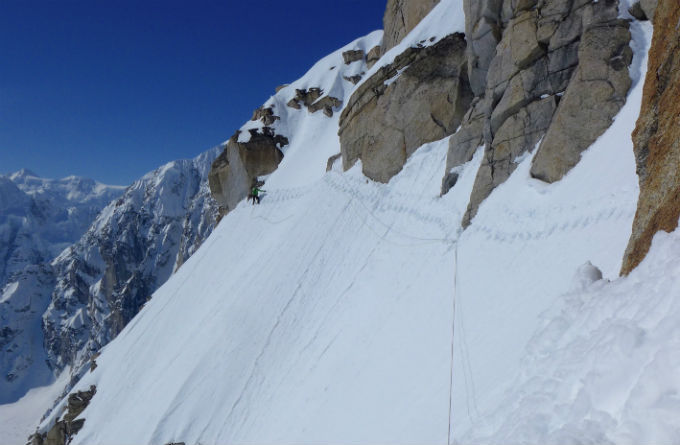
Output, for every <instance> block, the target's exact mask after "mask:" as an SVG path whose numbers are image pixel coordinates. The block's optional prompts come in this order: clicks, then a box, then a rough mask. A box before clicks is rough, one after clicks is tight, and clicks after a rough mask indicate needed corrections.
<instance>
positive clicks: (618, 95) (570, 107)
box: [531, 20, 633, 182]
mask: <svg viewBox="0 0 680 445" xmlns="http://www.w3.org/2000/svg"><path fill="white" fill-rule="evenodd" d="M629 41H630V32H629V31H628V23H627V22H625V21H623V20H617V21H613V22H608V23H603V24H598V25H594V26H592V27H591V28H588V29H587V30H585V32H584V33H583V35H582V37H581V43H580V45H579V50H578V59H579V66H578V69H577V70H576V73H575V74H574V76H573V78H572V79H571V82H570V83H569V87H568V88H567V91H566V92H565V94H564V97H563V98H562V101H561V103H560V107H559V111H558V112H557V114H556V115H555V119H554V122H553V124H552V125H551V126H550V130H549V131H548V133H547V134H546V135H545V138H544V139H543V142H542V143H541V145H540V147H539V148H538V152H537V153H536V156H535V157H534V160H533V164H532V166H531V175H532V176H533V177H535V178H537V179H542V180H544V181H546V182H555V181H558V180H560V179H561V178H562V176H564V174H565V173H567V172H568V171H569V170H571V168H572V167H573V166H574V165H576V164H577V163H578V161H579V160H580V159H581V153H582V152H583V151H584V150H585V149H586V148H588V147H589V146H590V144H592V143H593V142H594V141H595V139H597V138H598V137H599V136H600V135H601V134H602V133H604V132H605V130H606V129H607V128H609V126H610V125H611V122H612V120H613V118H614V116H616V113H618V112H619V110H620V109H621V107H622V106H623V104H624V103H625V102H626V95H627V94H628V90H629V89H630V86H631V79H630V75H629V73H628V66H629V65H630V62H631V61H632V59H633V51H632V50H631V48H630V46H628V42H629ZM577 129H578V130H580V131H575V130H577Z"/></svg>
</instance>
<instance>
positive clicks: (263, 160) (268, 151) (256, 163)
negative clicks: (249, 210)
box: [208, 127, 288, 216]
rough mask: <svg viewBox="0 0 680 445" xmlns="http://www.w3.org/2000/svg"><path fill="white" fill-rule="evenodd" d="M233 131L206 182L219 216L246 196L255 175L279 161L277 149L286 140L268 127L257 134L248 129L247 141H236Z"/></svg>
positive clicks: (281, 156)
mask: <svg viewBox="0 0 680 445" xmlns="http://www.w3.org/2000/svg"><path fill="white" fill-rule="evenodd" d="M239 135H240V132H237V133H236V134H235V135H234V136H232V137H231V138H230V139H229V141H228V142H227V145H226V147H225V148H224V151H223V152H222V154H220V155H219V156H218V157H217V159H215V161H214V162H213V164H212V167H211V169H210V174H209V176H208V182H209V184H210V191H211V193H212V196H213V197H214V198H215V200H216V201H217V204H218V206H219V212H220V216H223V215H225V214H227V213H228V212H229V211H231V210H232V209H233V208H234V207H236V205H237V204H238V203H239V202H240V201H241V200H242V199H243V198H245V197H246V196H248V193H249V191H250V187H251V186H252V185H253V183H254V181H256V180H257V177H258V176H262V175H268V174H269V173H272V172H273V171H274V170H276V168H277V167H278V166H279V163H280V162H281V160H282V159H283V152H282V151H281V148H283V146H285V145H288V139H287V138H285V137H284V136H281V135H277V134H275V133H274V131H273V130H272V129H271V128H269V127H264V129H263V131H262V132H260V131H259V130H257V129H253V130H250V139H249V140H248V142H239Z"/></svg>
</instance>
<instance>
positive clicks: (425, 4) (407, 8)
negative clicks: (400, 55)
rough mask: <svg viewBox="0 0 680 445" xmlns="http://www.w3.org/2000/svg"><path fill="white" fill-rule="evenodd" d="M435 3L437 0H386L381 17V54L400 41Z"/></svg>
mask: <svg viewBox="0 0 680 445" xmlns="http://www.w3.org/2000/svg"><path fill="white" fill-rule="evenodd" d="M437 3H439V0H416V1H413V0H411V1H409V0H387V6H386V7H385V15H384V17H383V29H384V36H383V44H382V47H381V51H382V54H385V53H386V52H387V51H389V50H390V49H392V48H393V47H394V46H395V45H397V44H398V43H399V42H401V40H402V39H403V38H404V37H405V36H406V34H408V33H409V32H410V31H411V30H412V29H413V28H415V26H416V25H417V24H418V23H419V22H420V21H421V20H422V19H423V17H425V16H426V15H427V14H428V13H429V12H430V11H431V10H432V8H434V7H435V6H436V5H437Z"/></svg>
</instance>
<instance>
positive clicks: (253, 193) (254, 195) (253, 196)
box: [248, 186, 265, 205]
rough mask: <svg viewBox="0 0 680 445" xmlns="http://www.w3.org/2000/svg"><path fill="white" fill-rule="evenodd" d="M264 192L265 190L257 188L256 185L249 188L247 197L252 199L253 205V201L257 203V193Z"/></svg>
mask: <svg viewBox="0 0 680 445" xmlns="http://www.w3.org/2000/svg"><path fill="white" fill-rule="evenodd" d="M264 192H265V190H260V189H259V188H257V186H253V188H252V189H251V190H250V196H248V199H252V200H253V205H255V201H257V203H258V204H259V203H260V199H261V198H260V196H259V194H260V193H264Z"/></svg>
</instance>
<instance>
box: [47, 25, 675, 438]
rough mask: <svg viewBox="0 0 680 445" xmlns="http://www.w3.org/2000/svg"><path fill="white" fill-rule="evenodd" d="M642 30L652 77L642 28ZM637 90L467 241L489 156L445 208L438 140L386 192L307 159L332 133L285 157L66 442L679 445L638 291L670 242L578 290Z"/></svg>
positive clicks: (619, 248) (663, 263)
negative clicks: (571, 162)
mask: <svg viewBox="0 0 680 445" xmlns="http://www.w3.org/2000/svg"><path fill="white" fill-rule="evenodd" d="M633 27H634V28H633V34H634V39H635V45H636V48H635V52H636V57H635V59H634V62H633V63H634V69H633V72H636V73H644V72H645V69H644V67H645V59H644V54H646V48H647V46H648V43H649V37H650V35H651V28H649V27H648V26H647V25H644V24H634V25H633ZM642 84H643V79H642V78H641V77H638V78H636V79H635V85H634V87H633V88H632V90H631V93H630V96H629V99H628V102H627V104H626V106H625V107H624V108H623V109H622V111H621V112H620V114H619V115H618V116H617V118H616V121H615V123H614V125H613V126H612V127H611V128H610V130H608V131H607V132H606V133H605V134H604V135H603V136H602V137H601V138H600V139H599V140H598V141H597V142H596V143H595V144H594V145H593V146H592V147H591V148H590V149H589V150H588V151H587V152H586V153H585V154H584V156H583V158H582V161H581V162H580V163H579V165H578V166H577V167H576V168H574V169H573V170H572V171H571V172H570V173H569V174H568V175H567V176H566V177H565V178H564V179H563V180H562V181H560V182H559V183H556V184H552V185H546V184H543V183H540V182H538V181H535V180H533V179H531V178H530V177H529V173H528V170H529V167H530V162H531V156H527V157H525V158H524V159H518V160H517V162H518V163H519V166H518V168H517V169H516V171H515V172H514V173H513V175H512V177H511V178H510V179H509V180H508V181H507V182H506V183H504V184H503V185H501V186H500V187H498V188H497V189H496V190H495V191H494V192H493V194H492V195H491V197H490V198H489V199H488V200H487V201H486V202H485V203H484V204H483V205H482V206H481V207H480V210H479V213H478V215H477V217H476V218H475V219H474V220H473V223H472V225H471V226H470V227H469V228H468V230H466V231H465V232H463V233H462V234H459V232H458V229H457V227H458V226H459V221H460V217H461V215H462V213H463V212H464V210H465V208H466V206H467V200H468V198H469V193H470V190H471V187H472V183H473V181H474V176H475V174H476V170H477V167H478V165H479V163H480V160H481V156H482V152H481V150H480V151H478V153H477V154H476V155H475V157H474V158H473V160H472V161H471V162H469V163H468V164H466V165H465V166H463V167H462V168H461V172H460V173H461V177H460V180H459V181H458V183H457V184H456V185H455V187H454V188H453V189H452V191H451V192H449V194H447V195H445V196H444V197H443V198H440V197H438V193H439V185H440V178H441V175H442V173H443V172H442V171H441V169H442V166H443V165H444V160H445V156H446V150H447V146H448V140H447V139H445V140H442V141H438V142H434V143H432V144H427V145H425V146H423V147H421V148H420V149H418V151H417V152H416V153H415V154H414V155H413V156H412V157H411V158H410V159H409V160H408V162H407V164H406V166H405V168H404V169H403V170H402V171H401V172H400V173H399V174H398V175H397V176H395V177H394V178H393V179H392V180H391V181H390V183H389V184H386V185H383V184H377V183H373V182H370V181H367V180H366V179H365V178H364V177H363V176H362V175H361V173H360V166H355V167H354V168H353V169H352V170H350V171H348V172H346V173H342V172H339V171H337V170H334V171H331V172H328V173H325V172H324V171H323V170H324V168H323V167H324V166H323V165H321V159H320V158H319V159H316V158H315V157H314V156H310V157H306V156H304V155H303V152H304V151H311V150H317V149H319V148H318V147H322V148H320V149H321V150H323V151H325V152H326V153H333V152H336V149H337V148H338V146H337V136H335V135H334V134H332V132H330V131H327V132H324V133H321V135H320V136H318V135H316V134H309V135H307V136H305V138H302V137H301V138H298V139H297V140H296V141H295V143H292V144H291V146H290V147H289V150H290V151H291V153H295V151H296V150H297V151H299V153H300V156H288V155H287V157H286V158H284V162H283V163H282V165H281V166H280V168H279V170H277V171H276V172H274V173H273V174H272V175H271V176H270V177H269V178H268V182H267V185H266V188H267V190H268V191H269V193H268V194H267V195H266V196H265V198H264V199H263V202H262V204H261V205H260V206H255V207H253V206H249V205H246V204H245V203H241V204H240V205H239V206H237V208H236V209H234V210H233V211H232V212H231V213H230V214H228V215H227V216H226V217H225V218H224V219H223V220H222V222H221V223H220V225H219V226H218V227H217V229H216V230H215V232H213V234H212V235H211V236H210V238H209V239H208V240H207V241H206V242H205V243H204V244H203V246H202V247H201V248H200V249H199V250H198V251H197V252H196V254H195V255H194V256H193V257H191V258H190V259H189V261H188V262H187V263H186V265H185V266H184V267H183V268H182V269H180V270H179V272H178V273H177V274H175V275H174V276H173V277H171V279H170V280H169V281H168V282H167V283H166V284H165V285H164V286H163V287H161V288H160V289H159V290H158V291H157V292H156V293H155V294H154V297H153V298H152V300H151V301H150V302H149V303H148V304H147V305H146V306H145V307H144V309H143V310H142V311H141V312H140V314H139V315H138V316H137V317H136V318H135V319H134V320H133V321H132V322H131V323H130V324H129V325H128V327H127V328H126V329H125V330H124V331H123V332H122V333H121V334H120V335H119V336H118V337H117V338H116V339H115V340H114V341H113V342H111V343H110V344H109V345H108V346H107V347H105V348H104V352H103V354H102V356H101V357H100V358H99V359H98V363H99V366H98V368H97V369H96V370H95V371H94V372H92V373H88V374H87V375H85V376H84V378H83V379H82V380H81V381H80V382H79V383H78V385H77V388H76V389H86V388H88V387H89V385H91V384H95V385H97V394H96V395H95V397H94V398H93V399H92V402H91V405H90V406H89V407H88V408H87V409H86V411H85V412H84V413H83V414H82V417H83V418H85V419H86V421H85V426H84V428H83V430H82V431H81V432H80V433H79V434H78V435H77V436H76V437H75V439H74V440H75V442H74V443H167V442H171V441H185V442H187V443H198V442H203V443H235V442H241V443H247V442H250V443H252V442H258V443H262V442H295V443H310V442H325V443H328V442H361V443H375V442H395V443H412V442H425V443H442V442H446V441H447V439H448V435H449V432H450V433H451V439H452V440H453V441H460V442H486V441H493V442H522V441H532V442H533V441H548V442H563V441H568V442H572V441H578V442H582V441H583V442H602V441H614V440H617V441H645V442H653V441H655V440H657V439H658V440H665V439H668V438H671V439H674V441H677V438H678V436H677V433H675V429H674V427H673V425H672V419H673V418H674V417H673V416H672V414H673V413H675V414H677V412H678V409H677V403H676V395H675V394H677V392H676V387H677V384H676V382H675V380H674V376H673V375H672V374H669V373H668V372H665V371H664V364H665V363H668V364H669V366H672V365H673V363H674V361H673V360H675V355H674V354H673V352H672V351H673V350H674V349H673V346H674V345H675V344H676V342H675V339H676V338H680V335H679V334H678V332H679V331H678V329H677V328H676V326H677V325H678V323H677V321H678V319H679V317H680V312H678V311H675V310H674V311H670V312H668V313H667V312H665V311H664V310H663V309H664V308H668V307H672V308H675V306H677V305H673V304H672V301H673V291H674V290H676V289H677V288H678V284H677V280H678V279H677V278H675V276H674V275H673V274H672V273H671V274H666V275H665V276H664V279H665V281H664V284H663V286H664V287H663V288H662V289H661V290H659V289H656V290H653V291H650V292H647V291H643V290H644V289H645V288H646V287H647V286H649V285H650V283H655V282H657V281H658V279H659V274H660V272H659V271H658V270H657V267H661V268H662V269H663V270H669V269H670V270H671V271H674V270H675V269H674V267H675V266H673V263H672V258H673V251H674V249H677V245H678V241H677V240H678V235H677V234H674V235H666V236H665V238H664V237H662V238H663V239H665V240H666V242H665V243H664V242H662V243H661V247H657V244H658V243H657V244H655V247H654V249H653V250H652V253H651V254H650V258H648V260H647V262H646V263H645V264H646V266H645V267H642V268H640V270H639V271H637V272H636V273H634V274H632V275H631V276H630V277H628V278H623V279H617V280H616V281H615V282H614V283H611V284H610V283H608V282H606V281H604V280H602V281H598V282H597V283H595V284H588V283H589V281H590V278H589V277H588V276H587V275H578V276H577V280H576V281H577V282H576V284H575V282H574V278H573V277H574V274H575V273H576V271H577V270H579V268H580V267H581V266H582V265H583V264H584V263H586V262H587V261H591V262H592V263H593V264H595V265H596V266H598V267H599V268H600V269H601V270H602V272H603V274H604V277H605V278H608V279H614V278H615V277H616V275H617V273H618V268H619V266H620V262H621V257H622V254H623V251H624V249H625V245H626V242H627V239H628V236H629V233H630V227H631V223H632V218H633V214H634V211H635V202H636V199H637V193H638V189H637V178H636V176H635V163H634V159H633V154H632V146H631V142H630V138H629V134H630V129H631V128H633V125H634V122H635V118H636V116H637V112H638V110H639V107H640V98H641V88H642ZM296 134H300V133H296ZM312 160H313V161H312ZM298 174H300V175H299V176H298ZM299 178H304V179H299ZM581 269H582V268H581ZM584 283H585V284H584ZM575 286H576V287H575ZM652 289H654V288H653V287H652ZM665 290H669V292H665ZM622 293H627V295H628V297H627V298H625V299H622V298H620V297H619V296H620V295H621V294H622ZM631 294H634V295H631ZM565 295H566V296H565ZM650 305H651V306H650ZM585 306H589V307H594V308H595V309H594V311H592V312H583V311H582V308H584V307H585ZM649 307H657V308H656V309H652V310H649V309H645V308H649ZM629 309H630V310H629ZM454 314H455V324H452V322H453V320H454ZM664 314H666V315H664ZM161 321H162V322H161ZM452 327H454V328H455V330H454V336H453V338H452ZM579 327H583V328H584V331H585V333H591V334H592V335H591V336H589V337H588V336H587V334H586V335H584V332H582V331H581V329H579ZM652 328H653V329H652ZM645 329H650V334H649V336H650V337H647V334H646V333H645V332H646V331H645ZM641 332H642V333H641ZM619 333H622V334H623V335H622V337H621V336H619V335H618V334H619ZM662 336H666V338H667V340H661V337H662ZM647 338H650V339H658V340H650V341H649V343H648V344H647V343H645V340H646V339H647ZM452 341H453V343H454V349H453V381H452V382H451V381H450V380H449V379H450V377H451V369H452V355H451V343H452ZM159 345H162V347H159ZM639 345H644V346H645V347H642V348H640V347H639ZM630 352H633V353H634V354H636V355H635V357H637V358H642V357H646V358H647V359H650V358H651V359H652V360H651V361H650V360H647V361H645V360H642V359H640V360H632V359H631V358H630V357H629V354H628V353H630ZM582 358H583V360H581V359H582ZM648 365H649V366H648ZM612 371H616V372H612ZM451 383H452V388H453V391H452V395H453V406H452V417H451V430H450V431H449V394H450V385H451ZM650 388H651V389H650ZM598 396H601V397H598ZM61 408H63V402H62V407H61ZM61 408H59V409H57V410H55V412H54V413H53V415H52V417H51V418H50V419H47V420H46V422H45V423H44V424H43V427H47V426H48V425H49V424H50V422H51V421H53V420H54V418H55V417H56V416H58V415H59V414H60V412H61V411H60V409H61ZM646 409H653V410H655V411H653V412H655V413H660V415H661V417H659V418H658V419H652V418H650V415H645V414H644V413H645V410H646ZM675 417H677V415H676V416H675ZM669 419H671V420H669ZM671 441H673V440H671Z"/></svg>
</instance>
